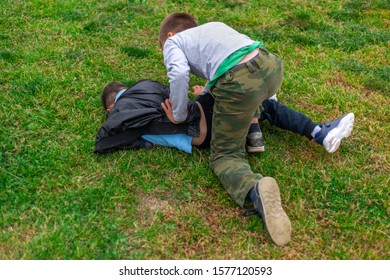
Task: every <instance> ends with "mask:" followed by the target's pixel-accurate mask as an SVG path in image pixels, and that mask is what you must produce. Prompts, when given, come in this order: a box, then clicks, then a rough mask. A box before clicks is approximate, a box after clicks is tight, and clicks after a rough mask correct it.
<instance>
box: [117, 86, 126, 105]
mask: <svg viewBox="0 0 390 280" xmlns="http://www.w3.org/2000/svg"><path fill="white" fill-rule="evenodd" d="M126 90H127V88H125V89H122V90H121V91H120V92H118V94H117V95H116V97H115V102H114V104H115V103H116V102H117V101H118V99H119V97H121V95H122V94H123V93H124V92H125V91H126Z"/></svg>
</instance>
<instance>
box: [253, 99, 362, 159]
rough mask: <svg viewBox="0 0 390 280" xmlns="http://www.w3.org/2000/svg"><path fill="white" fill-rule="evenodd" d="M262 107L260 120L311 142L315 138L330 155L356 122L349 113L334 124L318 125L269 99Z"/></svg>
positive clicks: (333, 122)
mask: <svg viewBox="0 0 390 280" xmlns="http://www.w3.org/2000/svg"><path fill="white" fill-rule="evenodd" d="M261 107H262V108H263V111H262V112H261V115H260V120H264V119H267V120H268V121H269V122H270V124H272V125H275V126H276V127H279V128H282V129H285V130H289V131H291V132H294V133H298V134H299V135H302V136H305V137H306V138H307V139H309V140H312V139H313V138H314V141H315V142H316V143H318V144H320V145H322V146H323V147H324V148H325V150H326V151H327V152H329V153H333V152H335V151H336V150H337V149H338V148H339V146H340V143H341V140H342V139H344V138H346V137H348V136H349V135H350V134H351V132H352V130H353V124H354V120H355V116H354V114H353V113H348V114H345V115H343V116H342V117H340V118H338V119H336V120H334V121H332V122H325V123H323V124H316V123H315V122H313V121H312V120H311V119H310V118H309V117H307V116H306V115H304V114H302V113H300V112H297V111H294V110H293V109H291V108H289V107H287V106H285V105H283V104H281V103H279V102H278V101H275V100H270V99H267V100H265V101H263V103H262V106H261Z"/></svg>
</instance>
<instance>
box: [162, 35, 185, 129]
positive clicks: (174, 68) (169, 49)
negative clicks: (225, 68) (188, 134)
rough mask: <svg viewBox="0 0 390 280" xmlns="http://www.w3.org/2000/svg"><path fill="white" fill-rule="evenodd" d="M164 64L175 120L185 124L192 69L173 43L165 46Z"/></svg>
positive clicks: (170, 41)
mask: <svg viewBox="0 0 390 280" xmlns="http://www.w3.org/2000/svg"><path fill="white" fill-rule="evenodd" d="M164 64H165V67H166V68H167V71H168V78H169V87H170V98H171V102H172V106H173V118H174V119H175V121H178V122H183V121H185V120H186V119H187V114H188V112H187V104H188V88H189V82H190V67H189V65H188V61H187V58H186V56H185V55H184V53H183V52H182V50H181V49H180V48H179V47H178V46H177V45H176V44H175V43H174V42H173V41H172V40H167V41H166V42H165V45H164Z"/></svg>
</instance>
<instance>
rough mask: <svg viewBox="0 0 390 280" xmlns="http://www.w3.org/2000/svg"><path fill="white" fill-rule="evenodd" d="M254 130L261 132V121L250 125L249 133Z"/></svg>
mask: <svg viewBox="0 0 390 280" xmlns="http://www.w3.org/2000/svg"><path fill="white" fill-rule="evenodd" d="M252 132H261V130H260V124H259V123H252V124H251V126H250V127H249V132H248V134H250V133H252Z"/></svg>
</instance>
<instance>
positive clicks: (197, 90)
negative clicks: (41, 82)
mask: <svg viewBox="0 0 390 280" xmlns="http://www.w3.org/2000/svg"><path fill="white" fill-rule="evenodd" d="M203 88H204V87H203V86H193V87H192V89H193V90H194V92H193V93H192V95H195V96H198V95H201V94H202V91H203Z"/></svg>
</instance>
